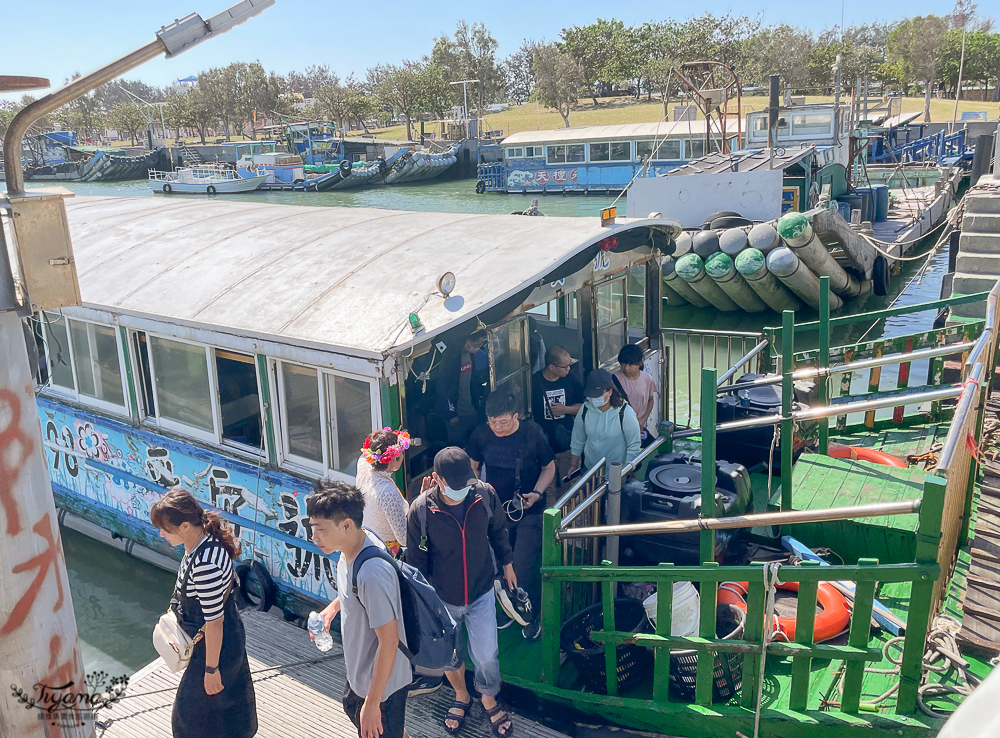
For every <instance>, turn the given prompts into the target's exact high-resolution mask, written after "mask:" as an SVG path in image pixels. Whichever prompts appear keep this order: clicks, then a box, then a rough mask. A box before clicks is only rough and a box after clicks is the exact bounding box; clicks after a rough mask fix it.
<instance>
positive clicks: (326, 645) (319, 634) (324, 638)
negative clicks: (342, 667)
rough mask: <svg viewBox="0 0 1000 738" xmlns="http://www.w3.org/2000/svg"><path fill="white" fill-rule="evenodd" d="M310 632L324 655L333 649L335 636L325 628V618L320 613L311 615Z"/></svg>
mask: <svg viewBox="0 0 1000 738" xmlns="http://www.w3.org/2000/svg"><path fill="white" fill-rule="evenodd" d="M308 627H309V632H310V633H312V634H313V643H315V644H316V648H318V649H319V650H320V651H323V652H324V653H325V652H326V651H329V650H330V649H331V648H333V636H331V635H330V633H329V631H327V630H325V629H324V628H323V616H322V615H320V614H319V613H318V612H311V613H309V626H308Z"/></svg>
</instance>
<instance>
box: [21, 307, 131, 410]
mask: <svg viewBox="0 0 1000 738" xmlns="http://www.w3.org/2000/svg"><path fill="white" fill-rule="evenodd" d="M53 312H57V313H58V315H59V317H60V318H62V320H63V321H64V323H65V329H66V342H67V345H66V352H67V353H68V354H69V369H70V374H71V375H72V377H73V389H70V388H68V387H63V386H62V385H59V384H55V383H53V381H52V359H51V357H50V351H49V328H48V318H43V317H42V313H53ZM38 315H39V318H38V322H39V323H40V325H41V328H42V342H43V344H44V346H45V368H46V370H47V372H48V380H47V381H46V383H45V385H44V386H43V387H42V388H41V389H42V390H43V391H44V392H45V393H46V394H51V395H53V396H55V397H57V398H64V399H68V400H71V401H73V402H78V403H80V404H81V405H87V406H90V407H93V408H95V409H97V410H103V411H104V412H108V413H111V414H113V415H118V416H121V417H125V418H131V417H132V408H131V405H130V402H129V383H128V374H127V372H126V371H125V354H124V351H123V347H122V336H121V331H119V330H118V326H117V325H114V324H109V323H102V322H101V321H99V320H87V319H83V318H76V317H72V316H69V315H67V314H66V313H64V312H62V310H61V309H60V310H58V311H52V310H44V311H39V313H38ZM71 320H73V321H76V322H77V323H83V324H88V325H98V326H101V327H102V328H110V329H111V331H112V333H113V334H114V336H115V348H116V349H117V351H118V374H119V378H120V380H121V387H122V399H123V401H124V404H123V405H116V404H115V403H113V402H108V401H107V400H101V399H98V398H96V397H91V396H90V395H85V394H83V393H82V392H80V380H79V377H78V376H77V373H76V353H75V352H74V351H73V333H72V331H71V330H70V325H69V321H71Z"/></svg>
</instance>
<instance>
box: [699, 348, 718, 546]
mask: <svg viewBox="0 0 1000 738" xmlns="http://www.w3.org/2000/svg"><path fill="white" fill-rule="evenodd" d="M715 373H716V372H715V368H714V367H712V368H710V367H703V368H702V370H701V516H702V517H703V518H714V517H715V475H716V472H715V423H716V413H715V410H716V405H715V402H716V396H715V394H716V393H715ZM698 550H699V553H700V559H699V560H700V561H701V562H702V563H705V562H709V561H715V533H714V532H712V531H710V530H703V531H702V532H701V533H700V543H699V549H698Z"/></svg>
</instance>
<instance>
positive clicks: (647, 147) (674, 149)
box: [635, 138, 681, 161]
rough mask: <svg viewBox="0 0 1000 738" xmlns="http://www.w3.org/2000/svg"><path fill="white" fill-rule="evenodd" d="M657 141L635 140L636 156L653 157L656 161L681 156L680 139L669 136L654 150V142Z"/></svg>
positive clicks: (642, 157)
mask: <svg viewBox="0 0 1000 738" xmlns="http://www.w3.org/2000/svg"><path fill="white" fill-rule="evenodd" d="M654 143H656V142H655V141H636V142H635V156H636V158H637V159H653V160H656V161H661V160H676V159H680V158H681V142H680V139H676V138H669V139H666V140H665V141H660V142H659V145H657V147H656V151H654V150H653V144H654Z"/></svg>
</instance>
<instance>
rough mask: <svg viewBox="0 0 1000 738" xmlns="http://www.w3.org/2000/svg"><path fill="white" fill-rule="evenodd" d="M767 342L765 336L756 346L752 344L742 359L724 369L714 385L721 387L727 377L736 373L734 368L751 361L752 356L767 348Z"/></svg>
mask: <svg viewBox="0 0 1000 738" xmlns="http://www.w3.org/2000/svg"><path fill="white" fill-rule="evenodd" d="M767 344H768V341H767V339H766V338H764V339H762V340H761V341H759V342H758V343H757V345H756V346H754V347H753V348H752V349H750V351H748V352H747V354H746V355H745V356H743V358H742V359H740V360H739V361H737V362H736V363H735V364H733V365H732V366H731V367H729V368H728V369H727V370H726V372H725V374H723V375H722V376H721V377H719V380H718V381H717V382H716V383H715V384H716V386H717V387H721V386H722V385H724V384H725V383H726V382H728V381H729V379H730V378H731V377H732V376H733V375H734V374H736V370H737V369H739V368H740V367H741V366H743V365H745V364H746V363H747V362H749V361H751V360H752V359H753V357H755V356H756V355H757V354H759V353H760V352H761V351H763V350H764V349H765V348H767Z"/></svg>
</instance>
